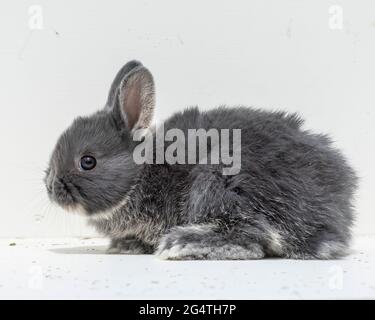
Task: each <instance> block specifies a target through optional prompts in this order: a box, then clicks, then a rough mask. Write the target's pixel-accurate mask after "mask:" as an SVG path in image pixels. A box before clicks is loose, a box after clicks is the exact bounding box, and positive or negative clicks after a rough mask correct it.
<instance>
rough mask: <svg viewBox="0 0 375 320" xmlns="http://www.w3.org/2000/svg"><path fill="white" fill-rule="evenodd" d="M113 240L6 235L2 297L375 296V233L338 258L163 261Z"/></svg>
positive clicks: (0, 259) (0, 260) (0, 258)
mask: <svg viewBox="0 0 375 320" xmlns="http://www.w3.org/2000/svg"><path fill="white" fill-rule="evenodd" d="M106 244H107V241H106V240H104V239H0V299H46V298H47V299H268V298H271V299H326V298H328V299H336V298H338V299H346V298H373V299H374V298H375V236H373V237H369V236H368V237H361V238H358V239H357V240H356V241H355V244H354V246H353V253H352V255H350V256H349V257H347V258H346V259H343V260H334V261H293V260H278V259H267V260H259V261H184V262H181V261H161V260H159V259H157V258H155V257H154V256H146V255H143V256H124V255H105V254H104V252H105V248H106Z"/></svg>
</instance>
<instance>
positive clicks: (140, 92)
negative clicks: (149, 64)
mask: <svg viewBox="0 0 375 320" xmlns="http://www.w3.org/2000/svg"><path fill="white" fill-rule="evenodd" d="M154 89H155V88H154V80H153V77H152V75H151V73H150V71H148V70H147V69H146V68H145V67H143V66H142V65H140V66H137V67H135V68H133V69H132V70H131V71H130V72H128V74H127V75H126V76H125V77H124V79H123V80H122V81H121V83H120V88H119V96H118V97H119V101H118V102H119V107H120V111H121V115H122V117H123V120H124V121H125V123H126V125H127V127H128V129H129V130H131V131H134V130H136V129H140V128H148V127H149V126H150V124H151V121H152V117H153V113H154V106H155V90H154Z"/></svg>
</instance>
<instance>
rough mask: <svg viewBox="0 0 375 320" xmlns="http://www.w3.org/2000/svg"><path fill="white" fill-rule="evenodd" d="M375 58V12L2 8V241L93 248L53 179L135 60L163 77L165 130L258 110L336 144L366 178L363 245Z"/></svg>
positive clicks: (287, 6)
mask: <svg viewBox="0 0 375 320" xmlns="http://www.w3.org/2000/svg"><path fill="white" fill-rule="evenodd" d="M31 5H39V6H41V8H42V10H43V28H42V29H41V30H35V29H34V30H33V29H30V15H29V12H28V10H29V8H30V6H31ZM333 5H340V6H341V7H342V9H343V19H344V21H343V27H342V29H334V28H332V26H337V24H336V25H335V24H334V21H333V20H332V19H333V18H332V12H331V13H330V11H329V10H330V7H331V6H333ZM330 19H331V20H330ZM31 22H32V21H31ZM330 23H331V24H330ZM332 23H333V24H332ZM374 57H375V2H374V1H373V0H368V1H364V0H362V1H361V0H358V1H326V0H319V1H316V0H315V1H311V0H310V1H302V0H287V1H286V0H283V1H280V0H278V1H277V0H275V1H270V0H267V1H266V0H258V1H217V0H216V1H195V0H194V1H193V0H189V1H184V2H182V1H172V0H169V1H163V0H159V1H152V0H143V1H120V0H119V1H92V0H90V1H88V0H85V1H72V0H71V1H37V0H35V1H11V0H1V4H0V107H1V114H0V143H1V144H0V146H1V157H0V177H1V184H0V196H1V199H0V200H1V206H0V218H1V219H0V237H14V236H19V237H28V236H33V237H45V236H55V237H57V236H87V235H91V234H92V231H91V230H90V229H89V228H87V227H85V223H84V220H83V219H82V218H80V217H75V216H73V215H71V214H67V213H64V212H63V211H61V210H60V209H57V208H54V207H52V206H51V205H50V204H49V202H48V200H47V197H46V193H45V191H44V188H43V184H42V177H43V169H45V167H46V164H47V161H48V158H49V155H50V152H51V151H52V148H53V147H54V144H55V142H56V140H57V138H58V136H59V134H60V133H61V132H62V131H63V130H64V129H65V128H66V127H67V126H68V125H69V124H70V122H71V121H72V120H73V118H74V117H76V116H78V115H85V114H89V113H92V112H93V111H95V110H97V109H98V108H101V107H102V106H103V104H104V102H105V99H106V96H107V90H108V88H109V85H110V83H111V81H112V79H113V77H114V75H115V73H116V72H117V70H118V69H119V68H120V67H121V66H122V65H123V64H124V63H125V62H126V61H128V60H130V59H138V60H140V61H142V62H143V63H144V64H145V65H146V66H147V67H148V68H149V69H150V70H151V71H152V72H153V74H154V77H155V81H156V86H157V114H156V116H157V118H158V119H163V118H165V117H167V116H168V115H170V114H171V113H173V111H175V110H181V109H183V108H184V107H186V106H188V105H196V104H198V105H199V106H200V107H201V108H202V109H206V108H213V107H215V106H216V105H218V104H223V103H226V104H232V105H235V104H246V105H252V106H257V107H262V108H265V109H284V110H288V111H298V112H299V113H300V114H301V115H302V116H303V117H304V118H306V120H307V121H306V125H305V127H306V128H309V129H313V130H314V131H316V132H320V131H322V132H326V133H329V134H331V135H332V136H333V137H334V139H335V141H336V145H337V146H338V147H340V148H341V149H342V150H343V151H344V153H345V154H346V155H347V156H348V157H349V159H350V161H351V163H352V164H353V165H354V167H355V168H356V169H357V170H358V173H359V175H360V177H361V188H360V190H359V192H358V201H357V211H358V220H357V225H356V229H355V232H356V233H357V234H369V233H374V232H375V214H374V213H373V197H374V190H375V168H374V164H373V163H374V159H373V158H374V142H373V141H374V139H375V122H374V120H375V116H374V107H375V90H374V84H375V63H374Z"/></svg>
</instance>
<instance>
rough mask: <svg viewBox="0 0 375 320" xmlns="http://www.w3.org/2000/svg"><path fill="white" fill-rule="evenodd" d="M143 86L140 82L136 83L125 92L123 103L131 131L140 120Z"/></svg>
mask: <svg viewBox="0 0 375 320" xmlns="http://www.w3.org/2000/svg"><path fill="white" fill-rule="evenodd" d="M141 92H142V89H141V85H140V83H139V81H134V82H133V83H132V84H131V85H130V88H129V89H128V90H127V92H125V96H124V99H125V101H123V108H124V109H123V111H124V113H125V115H126V119H127V122H128V127H129V129H130V130H131V129H133V128H134V126H135V125H136V123H137V122H138V120H139V117H140V115H141V111H142V101H141V100H142V97H141Z"/></svg>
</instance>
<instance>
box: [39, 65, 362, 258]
mask: <svg viewBox="0 0 375 320" xmlns="http://www.w3.org/2000/svg"><path fill="white" fill-rule="evenodd" d="M153 101H154V85H153V80H152V76H151V74H150V73H149V71H148V70H147V69H146V68H144V67H143V66H142V64H140V63H139V62H137V61H131V62H129V63H128V64H126V65H125V66H124V67H123V68H122V69H121V70H120V71H119V73H118V74H117V76H116V78H115V80H114V82H113V84H112V86H111V89H110V93H109V97H108V101H107V103H106V106H105V108H104V109H103V110H100V111H98V112H96V113H95V114H93V115H91V116H89V117H83V118H78V119H76V120H75V121H74V123H73V124H72V126H71V127H69V128H68V129H67V130H66V131H65V132H64V133H63V134H62V136H61V137H60V139H59V141H58V143H57V145H56V147H55V150H54V152H53V154H52V157H51V161H50V165H49V168H48V170H47V172H46V178H45V183H46V187H47V191H48V194H49V196H50V198H51V200H52V201H55V202H57V203H59V204H60V205H61V206H63V207H64V208H67V209H73V210H77V209H78V208H81V210H82V211H84V213H85V214H86V215H87V216H88V220H89V223H90V224H91V225H93V226H94V227H95V228H96V229H97V230H98V231H99V232H101V233H102V234H104V235H105V236H107V237H109V238H111V239H112V244H111V248H110V250H109V252H110V253H135V254H139V253H152V252H155V253H156V254H157V255H158V256H159V257H161V258H163V259H173V260H183V259H260V258H263V257H265V256H276V257H283V258H293V259H331V258H338V257H341V256H343V255H345V253H346V250H347V248H348V245H349V241H350V237H351V232H350V229H351V226H352V223H353V208H352V203H353V194H354V192H355V188H356V183H357V178H356V175H355V173H354V171H353V170H352V168H351V167H350V166H349V165H348V163H347V161H346V160H345V158H344V157H343V155H342V154H341V153H340V152H339V151H338V150H336V149H335V148H334V147H333V146H332V143H331V140H330V139H329V138H328V137H327V136H326V135H321V134H314V133H311V132H309V131H306V130H304V129H302V128H301V126H302V123H303V121H302V120H301V119H300V118H299V116H297V115H295V114H287V113H285V112H266V111H261V110H257V109H253V108H247V107H235V108H228V107H226V106H222V107H219V108H217V109H215V110H211V111H200V110H199V109H198V108H197V107H193V108H188V109H186V110H185V111H183V112H180V113H176V114H174V115H173V116H172V117H171V118H169V119H168V120H167V121H166V122H165V124H164V125H165V129H166V130H168V129H170V128H179V129H181V130H183V131H184V132H185V133H187V130H188V129H194V128H196V129H198V128H203V129H206V130H208V129H210V128H216V129H241V130H242V131H241V139H242V157H241V158H242V163H241V171H240V172H239V173H238V174H237V175H233V176H225V175H223V174H222V165H210V164H207V165H203V164H201V165H200V164H196V165H182V164H176V165H169V164H143V165H137V164H135V163H134V160H133V158H132V151H133V150H134V148H135V146H136V145H137V143H138V142H135V141H133V139H132V133H133V132H134V130H135V129H137V128H138V127H145V126H148V125H149V124H150V119H151V115H152V112H153V107H154V105H153V103H154V102H153ZM167 146H168V144H166V145H165V148H167ZM209 147H210V146H209ZM209 149H210V148H209ZM86 154H90V155H94V156H95V157H96V159H97V166H96V168H95V169H94V170H92V171H87V172H84V171H82V170H80V168H79V165H78V163H79V160H80V158H81V157H82V156H83V155H86Z"/></svg>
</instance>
